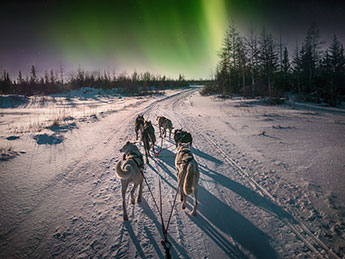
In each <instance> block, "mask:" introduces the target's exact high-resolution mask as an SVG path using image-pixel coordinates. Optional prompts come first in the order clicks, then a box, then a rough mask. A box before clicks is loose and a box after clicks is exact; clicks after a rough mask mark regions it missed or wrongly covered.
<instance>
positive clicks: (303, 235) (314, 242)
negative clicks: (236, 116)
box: [202, 135, 340, 259]
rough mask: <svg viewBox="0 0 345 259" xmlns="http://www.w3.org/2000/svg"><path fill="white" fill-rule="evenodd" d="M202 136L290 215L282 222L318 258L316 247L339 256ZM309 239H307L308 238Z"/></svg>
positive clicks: (215, 146)
mask: <svg viewBox="0 0 345 259" xmlns="http://www.w3.org/2000/svg"><path fill="white" fill-rule="evenodd" d="M202 137H203V138H204V139H205V140H206V141H207V142H209V143H210V144H211V145H212V146H213V147H214V148H215V149H216V150H217V151H218V152H219V153H220V154H221V155H222V156H223V157H224V159H225V160H226V162H227V163H228V164H229V165H230V166H232V167H234V168H236V169H237V172H238V174H239V175H240V176H241V177H243V178H244V179H246V180H249V183H250V185H251V186H252V187H253V188H254V189H255V190H259V191H260V192H261V193H263V194H264V195H266V196H267V197H268V198H269V199H271V200H272V201H273V202H274V203H276V204H277V205H279V206H280V207H281V208H282V209H283V210H285V211H286V212H287V213H288V214H289V215H291V217H292V221H294V223H292V222H290V220H289V219H287V218H283V219H282V220H283V222H284V223H285V224H286V225H287V226H289V227H290V229H291V230H292V231H293V232H294V233H295V234H296V235H297V236H298V238H299V239H300V240H301V241H302V242H303V243H305V245H306V246H307V247H308V248H309V249H310V250H311V251H312V252H313V253H314V254H315V255H316V256H317V257H318V258H325V256H324V255H322V254H321V253H320V251H319V250H318V249H317V248H319V249H323V250H324V251H325V252H326V254H327V255H328V258H339V259H340V257H338V256H337V255H336V254H335V253H334V252H333V251H332V250H331V249H330V248H329V247H328V246H327V245H326V244H325V243H324V242H323V241H321V240H320V239H319V238H318V237H316V236H315V235H314V234H313V233H312V232H311V230H310V229H309V228H308V227H307V226H306V225H304V224H303V222H301V221H300V220H299V219H298V218H296V217H295V216H294V215H293V214H292V213H291V212H290V211H289V210H287V209H286V208H284V206H283V205H282V204H281V203H280V202H279V201H278V200H277V199H275V198H274V197H273V196H272V195H271V194H270V193H269V191H267V190H266V189H265V188H264V187H263V186H261V185H260V184H259V183H258V182H256V181H255V180H254V179H253V178H251V177H250V175H249V174H248V173H247V172H246V171H245V170H243V169H242V168H241V166H239V165H238V164H237V163H236V162H235V161H234V160H233V159H232V158H231V157H230V156H228V155H227V154H226V153H225V152H224V151H223V150H222V149H221V148H219V147H218V146H217V145H216V143H215V142H214V141H213V140H212V139H211V138H209V137H208V136H206V135H202ZM308 239H309V240H308ZM326 258H327V257H326Z"/></svg>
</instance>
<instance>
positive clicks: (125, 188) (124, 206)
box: [121, 181, 128, 221]
mask: <svg viewBox="0 0 345 259" xmlns="http://www.w3.org/2000/svg"><path fill="white" fill-rule="evenodd" d="M127 186H128V182H127V181H121V187H122V189H121V192H122V210H123V221H127V220H128V216H127V210H126V190H127Z"/></svg>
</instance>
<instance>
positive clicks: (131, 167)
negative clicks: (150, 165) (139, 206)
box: [116, 141, 144, 221]
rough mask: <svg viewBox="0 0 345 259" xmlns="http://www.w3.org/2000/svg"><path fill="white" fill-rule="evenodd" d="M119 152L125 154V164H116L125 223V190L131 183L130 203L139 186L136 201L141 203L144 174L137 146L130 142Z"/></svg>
mask: <svg viewBox="0 0 345 259" xmlns="http://www.w3.org/2000/svg"><path fill="white" fill-rule="evenodd" d="M120 152H125V154H124V156H123V157H124V160H125V162H124V163H123V165H122V166H121V161H119V162H118V163H117V164H116V174H117V176H118V177H119V178H120V180H121V187H122V189H121V191H122V207H123V220H124V221H127V220H128V216H127V211H126V201H125V198H126V190H127V187H128V185H129V183H133V184H134V186H133V189H132V190H131V202H132V204H134V203H135V201H134V191H135V189H136V188H137V187H138V185H139V194H138V199H137V201H138V202H140V201H141V195H142V191H143V179H144V178H143V173H144V160H143V155H142V154H141V153H140V151H139V149H138V148H137V146H136V145H135V144H133V143H131V142H129V141H128V142H127V143H126V145H124V146H123V147H122V148H121V149H120Z"/></svg>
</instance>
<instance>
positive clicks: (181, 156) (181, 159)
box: [175, 143, 200, 216]
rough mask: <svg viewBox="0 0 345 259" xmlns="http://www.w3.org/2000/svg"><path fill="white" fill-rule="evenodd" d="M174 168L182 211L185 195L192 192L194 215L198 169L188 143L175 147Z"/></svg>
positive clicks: (184, 204)
mask: <svg viewBox="0 0 345 259" xmlns="http://www.w3.org/2000/svg"><path fill="white" fill-rule="evenodd" d="M175 166H176V169H177V179H178V188H179V189H180V192H181V201H182V209H185V208H186V201H187V195H189V194H191V193H192V192H193V194H194V208H193V210H192V212H191V215H193V216H195V215H196V206H197V204H198V202H197V191H198V181H199V175H200V173H199V168H198V164H197V162H196V161H195V159H194V157H193V154H192V152H191V151H190V144H189V143H179V144H178V146H177V154H176V158H175Z"/></svg>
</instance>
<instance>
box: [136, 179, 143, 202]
mask: <svg viewBox="0 0 345 259" xmlns="http://www.w3.org/2000/svg"><path fill="white" fill-rule="evenodd" d="M142 193H143V179H141V182H140V184H139V193H138V199H137V201H138V202H141V196H142Z"/></svg>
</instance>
